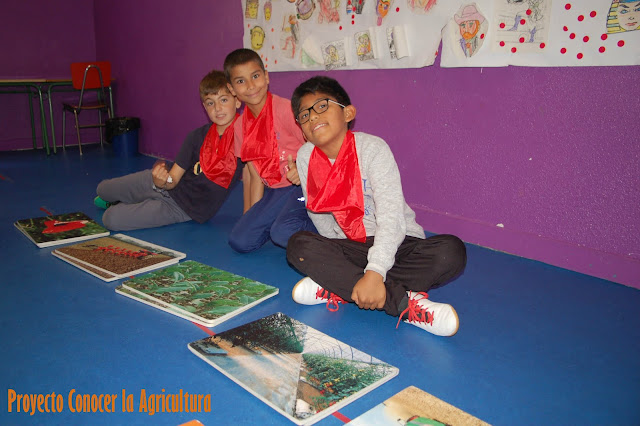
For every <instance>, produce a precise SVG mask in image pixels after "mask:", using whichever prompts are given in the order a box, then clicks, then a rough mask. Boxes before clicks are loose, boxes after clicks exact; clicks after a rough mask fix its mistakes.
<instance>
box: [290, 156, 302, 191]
mask: <svg viewBox="0 0 640 426" xmlns="http://www.w3.org/2000/svg"><path fill="white" fill-rule="evenodd" d="M288 160H289V171H288V172H287V179H289V182H291V183H292V184H294V185H300V176H298V167H297V166H296V162H295V161H293V157H292V156H291V155H289V158H288Z"/></svg>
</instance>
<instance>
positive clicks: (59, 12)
mask: <svg viewBox="0 0 640 426" xmlns="http://www.w3.org/2000/svg"><path fill="white" fill-rule="evenodd" d="M95 40H96V32H95V27H94V13H93V3H92V2H90V1H89V2H88V1H85V0H65V1H62V2H51V1H46V0H30V1H25V2H22V1H17V2H3V5H2V25H0V51H2V52H4V54H2V55H0V79H8V78H69V77H70V75H71V71H70V69H69V66H70V64H71V62H77V61H93V60H95V59H96V42H95ZM76 97H77V95H76ZM66 98H68V94H66V95H65V94H56V95H55V97H54V104H53V105H54V107H55V109H54V119H55V125H56V127H58V129H56V130H58V131H59V128H60V126H61V124H62V122H61V120H62V118H61V115H60V114H61V112H60V111H61V104H60V102H61V101H62V99H66ZM34 112H35V114H36V124H37V125H36V129H37V135H38V146H41V135H40V133H41V132H40V127H39V126H40V119H39V108H37V107H36V104H35V103H34ZM47 117H49V115H48V114H47ZM47 119H48V118H47ZM0 120H1V121H2V123H1V124H0V151H6V150H12V149H29V148H32V147H33V143H32V140H31V125H30V121H29V104H28V100H27V96H26V95H22V94H20V95H18V94H16V95H6V94H3V95H2V96H0ZM71 120H72V119H71ZM6 123H11V126H7V125H6ZM96 134H97V133H96V131H94V132H93V134H92V136H93V137H94V140H95V139H97V138H95V135H96ZM71 136H72V139H70V142H71V143H75V142H76V138H75V136H74V133H71ZM59 137H60V135H59V136H58V138H59ZM58 144H60V141H58Z"/></svg>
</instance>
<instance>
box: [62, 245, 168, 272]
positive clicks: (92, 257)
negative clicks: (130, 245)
mask: <svg viewBox="0 0 640 426" xmlns="http://www.w3.org/2000/svg"><path fill="white" fill-rule="evenodd" d="M57 251H59V252H61V253H63V254H65V255H67V256H70V257H72V258H75V259H78V260H81V261H83V262H87V263H90V264H92V265H95V266H97V267H99V268H102V269H106V270H107V271H111V272H113V273H114V274H116V275H120V274H126V273H128V272H131V271H135V270H138V269H141V268H146V267H148V266H151V265H155V264H157V263H161V262H164V261H166V260H169V259H171V258H170V257H168V256H165V255H159V254H150V255H147V256H143V257H132V256H127V255H124V254H116V253H113V252H107V251H102V250H87V249H83V248H73V247H63V248H60V249H58V250H57Z"/></svg>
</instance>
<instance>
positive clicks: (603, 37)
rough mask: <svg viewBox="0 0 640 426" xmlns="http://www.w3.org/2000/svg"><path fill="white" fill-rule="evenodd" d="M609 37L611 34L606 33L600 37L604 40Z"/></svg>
mask: <svg viewBox="0 0 640 426" xmlns="http://www.w3.org/2000/svg"><path fill="white" fill-rule="evenodd" d="M608 38H609V36H608V35H606V34H602V35H601V36H600V39H602V40H606V39H608Z"/></svg>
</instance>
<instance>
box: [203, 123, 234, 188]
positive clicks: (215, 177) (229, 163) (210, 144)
mask: <svg viewBox="0 0 640 426" xmlns="http://www.w3.org/2000/svg"><path fill="white" fill-rule="evenodd" d="M237 119H238V114H236V116H235V118H234V119H233V121H232V122H231V124H229V126H228V127H227V128H226V129H224V133H222V136H219V135H218V126H217V125H216V123H213V125H212V126H211V127H209V131H208V132H207V135H206V136H205V138H204V142H203V143H202V146H201V147H200V168H201V169H202V172H203V173H204V174H205V176H206V177H207V178H208V179H209V180H210V181H212V182H214V183H217V184H218V185H220V186H221V187H223V188H229V184H230V183H231V179H233V175H234V174H235V173H236V167H237V161H236V155H235V153H234V152H233V134H234V133H233V123H235V121H236V120H237Z"/></svg>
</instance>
